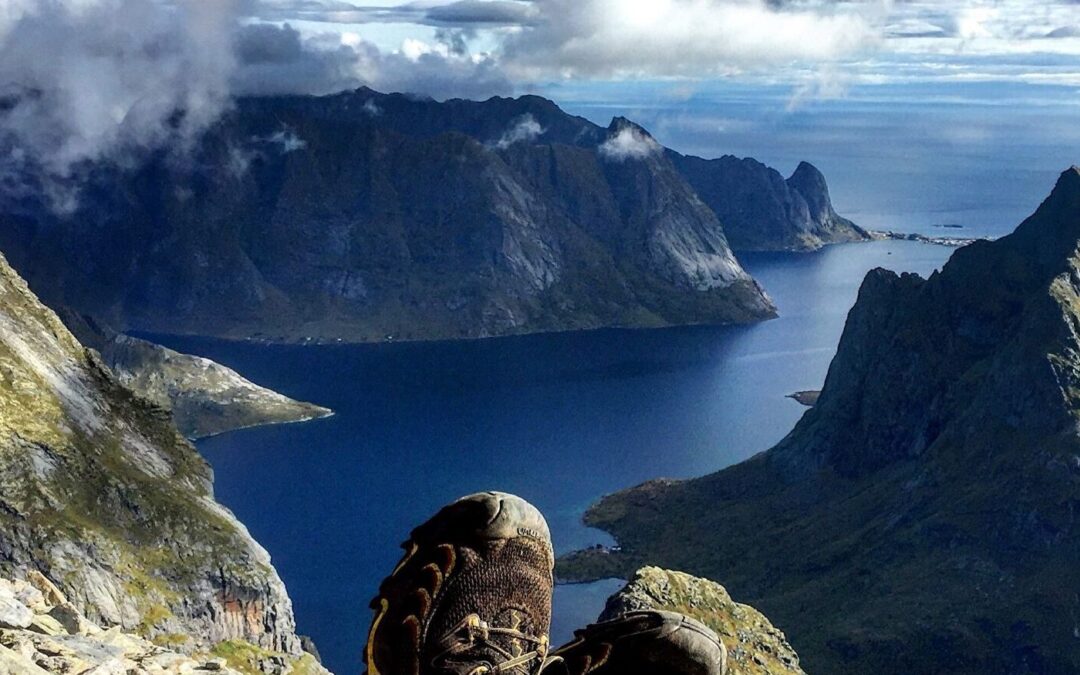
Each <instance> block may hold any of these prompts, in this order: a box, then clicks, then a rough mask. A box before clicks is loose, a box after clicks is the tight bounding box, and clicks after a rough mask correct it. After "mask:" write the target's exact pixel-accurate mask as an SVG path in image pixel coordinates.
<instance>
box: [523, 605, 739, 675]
mask: <svg viewBox="0 0 1080 675" xmlns="http://www.w3.org/2000/svg"><path fill="white" fill-rule="evenodd" d="M574 637H575V639H574V641H573V642H571V643H570V644H568V645H566V646H564V647H560V648H559V649H556V650H555V651H554V652H552V653H551V658H550V665H548V666H547V667H545V668H544V675H724V673H725V672H727V651H726V650H725V649H724V645H723V644H721V642H720V640H719V638H717V637H716V633H714V632H713V631H712V630H711V629H709V628H708V627H707V626H705V624H703V623H701V622H699V621H695V620H694V619H691V618H689V617H685V616H683V615H682V614H674V613H672V612H659V611H641V612H627V613H626V614H623V615H622V616H620V617H619V618H617V619H613V620H611V621H605V622H603V623H598V624H593V625H591V626H589V627H588V628H585V629H584V630H579V631H575V633H574Z"/></svg>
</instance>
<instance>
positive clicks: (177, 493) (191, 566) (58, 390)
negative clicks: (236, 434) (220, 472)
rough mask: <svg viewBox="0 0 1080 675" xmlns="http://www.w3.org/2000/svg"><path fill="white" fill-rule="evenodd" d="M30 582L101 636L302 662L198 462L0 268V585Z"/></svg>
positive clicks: (254, 551) (1, 264)
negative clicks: (40, 579) (48, 584)
mask: <svg viewBox="0 0 1080 675" xmlns="http://www.w3.org/2000/svg"><path fill="white" fill-rule="evenodd" d="M32 572H41V573H42V574H44V575H45V576H46V577H48V578H49V579H51V580H53V581H54V582H55V583H56V584H58V585H59V586H60V588H61V589H62V590H63V592H64V593H66V595H67V596H68V599H70V601H71V603H72V604H73V605H74V607H75V609H76V610H78V611H79V612H82V613H84V614H85V615H86V616H87V617H88V618H89V619H90V620H91V621H93V622H95V623H98V624H101V625H106V626H119V627H121V628H122V629H124V630H127V631H133V632H138V633H140V634H142V635H143V636H145V637H147V638H150V639H153V640H157V641H161V642H164V643H168V644H170V645H174V646H175V647H177V648H180V649H184V650H193V649H196V648H206V647H210V646H212V645H215V644H217V643H220V642H222V641H227V640H237V641H242V642H244V643H250V644H252V645H255V646H257V647H258V648H260V649H263V650H266V651H267V652H275V653H278V654H280V655H283V656H282V657H283V658H286V657H289V658H293V657H299V656H300V655H301V650H300V641H299V639H298V638H297V636H296V634H295V625H294V620H293V614H292V607H291V604H290V602H289V599H288V596H287V595H286V593H285V588H284V586H283V585H282V583H281V580H280V579H279V578H278V576H277V573H276V572H275V571H274V569H273V567H272V566H271V564H270V558H269V556H268V555H267V553H266V551H264V550H263V549H262V548H261V547H260V546H259V545H258V544H257V543H256V542H255V541H254V540H252V539H251V537H250V536H249V535H248V533H247V531H246V530H245V529H244V527H243V526H242V525H241V524H240V523H238V522H237V521H236V520H235V519H234V518H233V516H232V515H231V514H230V513H229V512H228V511H227V510H226V509H224V508H223V507H221V506H220V505H219V504H217V503H216V502H215V501H214V499H213V495H212V494H211V473H210V469H209V467H208V466H207V465H206V463H205V462H204V461H203V460H202V459H201V458H200V457H199V455H198V454H197V453H196V452H195V450H194V448H193V447H192V446H191V445H189V444H188V443H187V442H186V441H185V440H184V439H183V438H182V437H180V435H179V434H178V433H177V432H176V430H175V427H173V425H172V422H171V420H170V419H169V417H168V415H167V413H165V412H163V411H162V410H161V409H160V408H156V407H154V406H152V405H151V404H150V403H148V402H146V401H145V400H144V399H142V398H140V397H137V396H135V395H134V394H132V393H131V392H130V391H129V390H128V389H126V388H125V387H123V386H122V385H121V384H120V383H119V382H118V381H117V380H116V379H115V377H114V376H113V375H112V373H111V372H110V371H109V370H108V369H107V368H106V367H105V366H104V365H103V364H102V363H101V362H100V361H99V360H98V359H97V357H96V356H95V355H94V353H93V352H89V351H87V350H86V349H85V348H83V346H82V345H80V344H79V342H78V341H77V340H76V339H75V338H74V337H73V336H72V335H71V333H69V332H68V330H67V329H66V328H65V327H64V325H63V324H62V323H61V322H60V320H59V319H58V318H57V316H56V315H55V314H54V313H53V312H52V311H50V310H49V309H47V308H46V307H45V306H43V305H42V304H41V303H40V302H39V301H38V300H37V298H36V297H35V296H34V295H33V294H32V293H31V292H30V291H29V289H28V288H27V286H26V284H25V283H24V282H23V281H22V279H20V278H19V277H18V276H17V275H16V274H15V272H14V271H13V270H12V269H11V268H10V267H9V266H8V265H7V263H6V261H3V259H2V258H0V574H3V575H5V576H8V577H15V578H19V577H24V576H25V575H26V574H27V573H32Z"/></svg>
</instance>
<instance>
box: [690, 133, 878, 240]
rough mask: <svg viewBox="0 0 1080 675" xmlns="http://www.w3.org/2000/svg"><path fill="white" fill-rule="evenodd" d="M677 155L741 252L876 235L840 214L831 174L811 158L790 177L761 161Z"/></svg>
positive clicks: (698, 190)
mask: <svg viewBox="0 0 1080 675" xmlns="http://www.w3.org/2000/svg"><path fill="white" fill-rule="evenodd" d="M671 154H672V159H673V161H674V162H675V165H676V166H677V167H678V169H679V171H681V172H682V174H683V175H684V176H685V177H686V179H687V180H688V181H689V182H690V184H691V185H692V186H693V188H694V189H695V190H696V191H697V192H698V194H699V195H701V198H702V199H703V200H704V201H705V203H706V204H708V205H709V207H710V208H712V209H713V211H715V212H716V215H717V217H719V219H720V222H721V223H723V225H724V231H725V233H726V234H727V237H728V240H729V241H730V242H731V246H732V247H733V248H734V249H735V250H736V251H812V250H815V249H818V248H821V247H822V246H824V245H825V244H834V243H840V242H848V241H864V240H868V239H869V238H870V235H869V233H867V232H866V231H865V230H863V229H862V228H860V227H859V226H857V225H855V224H854V223H852V222H851V221H850V220H848V219H846V218H843V217H841V216H839V215H837V213H836V211H835V210H834V209H833V206H832V198H831V197H830V195H829V187H828V185H827V184H826V182H825V176H823V175H822V173H821V172H820V171H818V170H817V169H816V168H815V167H814V166H813V165H811V164H809V163H807V162H802V163H801V164H799V167H798V168H797V169H796V170H795V173H793V174H792V175H791V177H790V178H788V179H787V180H785V179H784V177H783V176H781V175H780V173H779V172H777V171H776V170H775V169H772V168H769V167H768V166H765V165H764V164H762V163H761V162H759V161H757V160H755V159H750V158H747V159H738V158H736V157H731V156H725V157H721V158H719V159H713V160H707V159H701V158H699V157H686V156H682V155H679V154H676V153H671Z"/></svg>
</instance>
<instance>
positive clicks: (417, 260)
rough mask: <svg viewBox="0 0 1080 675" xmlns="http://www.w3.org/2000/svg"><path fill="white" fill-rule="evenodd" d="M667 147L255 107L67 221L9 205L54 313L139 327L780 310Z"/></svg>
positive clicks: (336, 327) (566, 129) (377, 112)
mask: <svg viewBox="0 0 1080 675" xmlns="http://www.w3.org/2000/svg"><path fill="white" fill-rule="evenodd" d="M672 157H673V155H671V154H670V153H667V152H665V151H664V149H663V148H662V146H660V145H659V143H657V142H656V141H655V139H653V138H652V136H651V135H649V134H648V132H646V131H645V130H644V129H642V128H641V127H640V126H638V125H635V124H633V123H631V122H629V121H628V120H625V119H623V118H617V117H616V118H613V120H612V121H611V123H610V125H609V126H608V127H607V128H605V127H601V126H598V125H595V124H592V123H591V122H589V121H587V120H585V119H583V118H580V117H574V116H572V115H568V114H566V113H564V112H563V111H562V110H561V109H560V108H559V107H558V106H557V105H556V104H555V103H553V102H551V101H548V100H546V99H541V98H539V97H521V98H518V99H499V98H495V99H490V100H489V101H484V102H474V101H464V100H451V101H447V102H444V103H438V102H435V101H430V100H423V99H417V98H415V97H408V96H404V95H399V94H387V95H384V94H378V93H376V92H372V91H370V90H356V91H353V92H345V93H341V94H336V95H331V96H326V97H276V98H261V99H241V100H239V101H238V102H237V106H236V109H235V110H234V111H233V112H232V113H229V114H228V115H227V116H226V118H225V119H224V120H223V121H222V122H221V123H220V124H218V125H217V126H216V127H214V128H213V129H212V130H211V131H209V132H208V134H207V135H206V137H205V138H204V139H203V140H202V142H201V143H200V144H199V145H198V146H197V147H196V149H195V150H194V152H193V155H192V157H191V159H190V161H189V162H188V164H187V165H186V166H182V165H180V164H179V163H178V162H175V161H172V160H170V159H169V158H168V157H166V156H157V157H154V158H152V159H151V160H150V161H149V162H148V163H146V164H144V165H142V166H139V167H138V168H132V169H124V168H120V167H103V168H101V170H100V171H99V172H97V173H96V174H94V175H93V176H92V177H91V179H90V181H89V183H88V185H87V186H86V187H85V189H84V190H83V193H82V201H81V202H80V206H79V208H78V210H76V211H75V212H74V213H72V214H68V215H66V216H62V217H61V216H57V215H56V214H55V213H52V212H50V211H48V209H47V208H46V206H47V205H46V204H45V203H44V202H40V201H39V202H35V201H34V199H32V198H27V197H26V196H25V195H24V196H22V197H21V198H19V199H14V198H10V197H9V198H5V199H0V224H2V226H3V227H0V249H2V250H4V251H5V253H7V254H8V257H9V259H10V261H11V262H12V264H13V265H15V267H16V269H18V270H19V271H20V272H22V273H23V274H25V275H26V277H27V279H28V281H29V282H30V283H31V285H32V287H33V288H34V289H35V290H36V291H37V292H38V293H39V294H40V295H41V296H42V297H43V298H44V299H45V300H46V302H47V303H48V304H50V305H52V306H71V307H73V308H74V309H75V310H77V311H79V312H82V313H85V314H89V315H91V316H94V317H95V318H98V319H101V320H102V321H104V322H105V323H108V324H110V325H114V326H116V327H117V328H118V329H121V330H125V331H126V330H129V329H134V330H139V331H144V332H150V333H162V334H164V333H177V334H180V333H183V334H201V335H208V336H214V337H222V338H229V339H248V338H254V339H259V340H265V341H284V342H304V341H309V340H315V341H323V342H329V341H338V340H341V341H350V342H364V341H380V340H385V339H404V340H424V339H454V338H476V337H491V336H499V335H513V334H521V333H531V332H549V331H560V330H579V329H590V328H602V327H656V326H669V325H686V324H725V323H747V322H753V321H760V320H764V319H768V318H771V317H773V316H775V308H774V307H773V306H772V304H771V302H770V300H769V299H768V296H767V295H766V294H765V292H764V291H763V289H761V288H760V287H759V286H758V285H757V284H756V282H754V281H753V279H751V278H750V277H749V275H747V274H746V273H745V271H744V270H743V269H742V268H741V266H740V265H739V263H738V260H737V258H736V256H735V255H734V254H733V253H732V250H731V249H732V247H731V245H730V244H729V242H728V239H727V236H726V235H725V229H724V225H723V223H722V222H720V220H718V218H717V215H716V212H715V211H714V208H713V206H712V205H710V204H708V203H706V201H704V200H702V199H701V198H700V197H699V195H698V193H697V191H696V190H695V189H694V188H693V187H692V186H691V185H690V183H689V182H688V181H687V178H686V176H685V175H684V174H683V173H682V172H681V171H680V170H679V168H678V166H676V164H675V163H674V161H673V159H672ZM748 190H749V191H750V192H754V191H755V190H756V188H748ZM789 192H793V191H792V190H789ZM798 199H799V200H802V204H803V206H802V207H801V208H802V209H803V210H806V211H807V213H808V209H809V207H808V206H806V200H805V199H804V198H803V197H801V196H800V197H798ZM821 199H826V200H827V195H825V196H824V197H822V198H821ZM821 199H818V200H817V201H815V202H814V203H815V204H817V203H819V202H821ZM822 203H823V202H822ZM823 208H824V207H823ZM829 208H831V207H829Z"/></svg>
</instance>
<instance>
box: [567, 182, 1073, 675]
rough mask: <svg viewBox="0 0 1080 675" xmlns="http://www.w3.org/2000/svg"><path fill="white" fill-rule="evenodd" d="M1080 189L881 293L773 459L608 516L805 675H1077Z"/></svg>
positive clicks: (1065, 189) (582, 563) (589, 565)
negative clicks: (775, 636) (737, 611)
mask: <svg viewBox="0 0 1080 675" xmlns="http://www.w3.org/2000/svg"><path fill="white" fill-rule="evenodd" d="M1078 421H1080V170H1078V169H1071V170H1069V171H1067V172H1066V173H1065V174H1064V175H1062V177H1061V179H1060V181H1059V182H1058V184H1057V186H1056V188H1055V189H1054V191H1053V194H1052V195H1051V196H1050V197H1049V198H1048V199H1047V200H1046V201H1045V202H1044V203H1043V204H1042V205H1041V206H1040V207H1039V209H1038V211H1037V212H1036V213H1035V214H1034V215H1033V216H1032V217H1031V218H1029V219H1028V220H1026V221H1025V222H1024V223H1023V224H1022V225H1020V227H1019V228H1018V229H1017V230H1016V231H1015V233H1013V234H1012V235H1010V236H1008V237H1005V238H1003V239H1000V240H998V241H995V242H978V243H975V244H972V245H970V246H967V247H965V248H962V249H959V250H958V251H957V252H956V253H955V254H954V255H953V257H952V259H951V260H950V261H949V262H948V264H947V265H945V266H944V268H943V269H942V270H941V271H940V272H938V273H935V274H933V275H932V276H931V277H930V278H929V279H922V278H920V277H918V276H915V275H911V274H905V275H899V276H898V275H896V274H894V273H892V272H888V271H885V270H875V271H873V272H871V273H870V274H869V275H868V276H867V278H866V280H865V282H864V283H863V286H862V289H861V290H860V293H859V298H858V301H857V303H856V305H855V307H854V308H853V309H852V311H851V314H850V316H849V318H848V321H847V326H846V328H845V331H844V334H843V338H842V339H841V341H840V346H839V350H838V353H837V355H836V358H835V360H834V361H833V363H832V365H831V367H830V369H829V374H828V378H827V380H826V382H825V387H824V389H823V391H822V392H821V396H820V398H819V400H818V403H817V405H816V406H815V407H814V408H812V409H810V410H809V411H807V412H806V414H805V416H804V417H803V418H802V420H801V421H800V422H799V423H798V424H797V425H796V427H795V429H794V430H793V431H792V432H791V434H790V435H789V436H788V437H787V438H786V439H785V440H784V441H782V442H781V443H780V444H779V445H778V446H777V447H775V448H773V449H772V450H769V451H768V452H765V453H763V454H760V455H758V456H756V457H754V458H752V459H750V460H748V461H747V462H744V463H743V464H740V465H737V466H734V467H731V468H729V469H726V470H724V471H721V472H720V473H717V474H714V475H711V476H708V477H705V478H700V479H697V480H691V481H685V482H676V481H655V482H653V483H649V484H646V485H643V486H639V487H637V488H634V489H632V490H629V491H627V492H624V493H620V494H617V495H613V496H611V497H608V498H606V499H604V500H603V501H601V502H600V503H599V504H598V505H596V506H595V507H594V508H592V509H591V510H590V511H589V513H588V515H587V522H589V524H591V525H594V526H598V527H601V528H603V529H605V530H608V531H609V532H611V533H613V534H614V535H615V536H616V537H617V538H618V540H619V541H620V543H621V544H622V549H621V550H616V551H610V552H605V553H597V552H593V553H592V554H579V555H577V556H574V557H572V558H571V559H570V560H567V561H564V562H563V569H561V570H560V577H562V578H575V577H581V576H600V575H610V574H612V573H617V574H629V573H630V572H632V571H633V570H634V569H636V568H637V567H639V566H640V565H642V564H646V563H651V564H659V565H663V566H665V567H673V568H677V569H684V570H686V571H687V572H690V573H692V574H696V575H700V576H704V577H708V578H713V579H723V581H724V583H725V585H727V587H728V588H729V589H731V591H732V593H733V594H736V595H737V596H738V597H740V598H745V599H746V600H747V601H748V602H750V603H751V604H753V605H754V606H755V607H758V608H760V609H761V610H762V611H764V612H765V613H766V614H768V616H769V617H771V618H772V619H773V620H775V621H777V622H778V625H781V626H783V627H784V629H785V630H786V631H787V632H788V634H789V635H790V636H791V640H792V643H793V644H794V645H795V647H796V648H797V649H798V651H799V654H800V656H801V657H802V661H803V663H804V665H805V667H806V669H807V671H808V672H819V673H876V674H882V673H942V672H948V673H989V674H993V673H1075V672H1077V671H1078V670H1080V641H1078V640H1077V637H1076V636H1077V616H1078V615H1080V606H1078V600H1077V595H1076V593H1074V592H1073V591H1072V590H1070V589H1075V588H1077V587H1078V585H1080V521H1078V516H1077V513H1080V508H1078V507H1080V501H1078V499H1080V498H1078V495H1080V438H1078V428H1080V427H1078Z"/></svg>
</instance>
